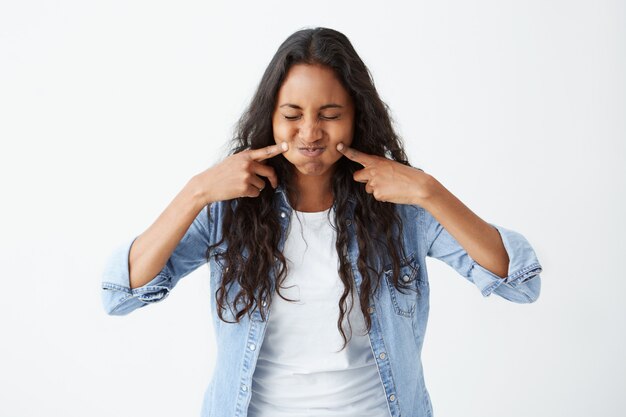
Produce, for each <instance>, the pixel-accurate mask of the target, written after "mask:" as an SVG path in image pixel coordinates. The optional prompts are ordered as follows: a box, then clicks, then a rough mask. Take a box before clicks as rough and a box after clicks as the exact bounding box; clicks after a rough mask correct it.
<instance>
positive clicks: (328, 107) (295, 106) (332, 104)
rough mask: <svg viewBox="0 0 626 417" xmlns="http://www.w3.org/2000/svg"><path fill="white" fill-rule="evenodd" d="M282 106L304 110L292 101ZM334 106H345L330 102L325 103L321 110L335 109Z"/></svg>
mask: <svg viewBox="0 0 626 417" xmlns="http://www.w3.org/2000/svg"><path fill="white" fill-rule="evenodd" d="M280 107H291V108H293V109H298V110H302V107H300V106H298V105H297V104H292V103H285V104H282V105H281V106H280ZM334 108H339V109H341V108H343V106H342V105H341V104H336V103H329V104H324V105H323V106H322V107H320V110H324V109H334Z"/></svg>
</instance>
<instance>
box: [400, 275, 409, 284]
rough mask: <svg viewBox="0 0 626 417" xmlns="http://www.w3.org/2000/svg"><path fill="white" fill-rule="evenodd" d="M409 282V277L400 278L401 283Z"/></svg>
mask: <svg viewBox="0 0 626 417" xmlns="http://www.w3.org/2000/svg"><path fill="white" fill-rule="evenodd" d="M410 280H411V277H409V276H408V275H405V276H403V277H402V281H404V282H409V281H410Z"/></svg>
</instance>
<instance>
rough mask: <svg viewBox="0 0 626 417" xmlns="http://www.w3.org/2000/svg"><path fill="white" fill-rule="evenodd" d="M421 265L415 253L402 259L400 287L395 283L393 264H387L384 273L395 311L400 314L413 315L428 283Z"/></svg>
mask: <svg viewBox="0 0 626 417" xmlns="http://www.w3.org/2000/svg"><path fill="white" fill-rule="evenodd" d="M420 271H421V267H420V264H419V262H418V261H417V259H415V255H411V256H409V257H407V258H405V259H403V260H401V261H400V275H399V278H398V283H399V288H396V287H395V286H394V285H393V269H392V264H391V263H389V264H387V265H385V267H384V269H383V275H384V278H385V282H386V283H387V287H388V289H389V297H390V298H391V305H392V306H393V310H394V312H395V313H396V314H397V315H399V316H404V317H413V315H414V314H415V309H416V307H417V303H418V302H419V298H420V296H421V295H422V292H423V291H424V290H425V289H426V286H427V285H428V283H427V282H426V281H424V280H423V279H422V277H421V273H420Z"/></svg>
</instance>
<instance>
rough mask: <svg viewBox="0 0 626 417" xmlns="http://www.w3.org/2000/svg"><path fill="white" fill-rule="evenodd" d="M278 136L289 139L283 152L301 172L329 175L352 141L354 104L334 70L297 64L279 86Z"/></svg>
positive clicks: (279, 139)
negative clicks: (342, 148)
mask: <svg viewBox="0 0 626 417" xmlns="http://www.w3.org/2000/svg"><path fill="white" fill-rule="evenodd" d="M272 126H273V130H274V140H275V141H276V143H281V142H283V141H284V142H287V143H288V144H289V150H288V151H287V152H285V153H283V155H284V156H285V158H287V160H288V161H289V162H291V163H292V164H293V165H294V166H295V167H296V173H297V175H298V176H301V175H307V176H320V179H321V178H324V177H327V176H329V175H331V174H332V170H331V169H330V168H331V167H332V166H333V165H334V164H335V162H337V160H339V158H341V156H342V155H341V153H339V152H338V151H337V148H336V146H337V144H338V143H339V142H343V144H344V145H350V144H351V143H352V135H353V130H354V104H353V102H352V98H351V97H350V94H349V93H348V91H347V90H346V89H345V88H344V87H343V86H342V85H341V83H340V81H339V79H338V78H337V76H336V75H335V73H334V71H333V70H332V69H330V68H328V67H325V66H321V65H306V64H296V65H293V66H292V67H291V68H290V69H289V71H288V72H287V76H286V77H285V80H284V82H283V84H282V86H281V87H280V89H279V90H278V97H277V100H276V108H275V109H274V113H273V115H272Z"/></svg>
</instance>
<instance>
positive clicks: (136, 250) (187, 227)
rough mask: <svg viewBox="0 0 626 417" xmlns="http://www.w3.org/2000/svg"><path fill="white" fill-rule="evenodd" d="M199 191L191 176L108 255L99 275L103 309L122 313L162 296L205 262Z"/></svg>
mask: <svg viewBox="0 0 626 417" xmlns="http://www.w3.org/2000/svg"><path fill="white" fill-rule="evenodd" d="M197 190H198V189H197V182H196V179H195V177H194V179H192V180H190V181H189V182H188V183H187V184H186V186H185V187H184V188H183V189H182V190H181V191H180V192H179V193H178V195H177V196H176V197H175V198H174V200H173V201H172V202H171V203H170V204H169V205H168V207H167V208H166V209H165V210H164V211H163V213H162V214H161V215H160V216H159V217H158V218H157V220H156V221H155V222H154V223H153V224H152V225H151V226H150V227H149V228H148V229H147V230H146V231H145V232H144V233H142V234H141V235H139V236H137V237H134V238H133V239H131V240H129V241H127V242H126V243H124V244H123V245H121V246H120V247H118V248H117V249H116V250H115V251H114V252H113V253H112V254H111V256H110V257H109V258H108V260H107V262H106V265H105V269H104V274H103V277H102V303H103V307H104V309H105V311H106V312H107V314H110V315H125V314H128V313H130V312H131V311H133V310H135V309H137V308H140V307H144V306H146V305H148V304H149V303H154V302H158V301H161V300H163V299H165V297H167V295H168V294H169V292H170V291H171V289H172V288H173V287H174V286H175V285H176V283H177V282H178V280H180V279H181V278H182V277H184V276H186V275H188V274H189V273H191V272H192V271H193V270H195V269H197V268H198V267H200V266H201V265H203V264H204V263H206V257H205V256H206V250H207V248H208V246H209V236H210V230H209V229H210V225H209V221H208V206H207V203H206V199H205V198H204V197H202V195H201V194H199V192H198V191H197Z"/></svg>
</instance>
